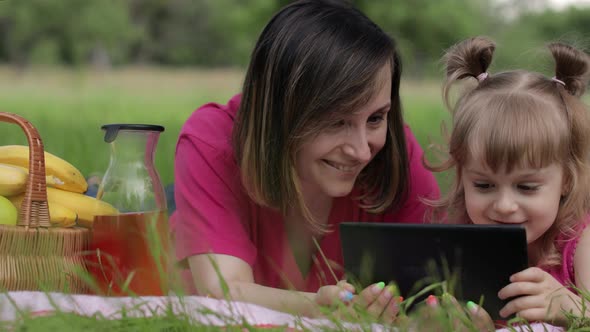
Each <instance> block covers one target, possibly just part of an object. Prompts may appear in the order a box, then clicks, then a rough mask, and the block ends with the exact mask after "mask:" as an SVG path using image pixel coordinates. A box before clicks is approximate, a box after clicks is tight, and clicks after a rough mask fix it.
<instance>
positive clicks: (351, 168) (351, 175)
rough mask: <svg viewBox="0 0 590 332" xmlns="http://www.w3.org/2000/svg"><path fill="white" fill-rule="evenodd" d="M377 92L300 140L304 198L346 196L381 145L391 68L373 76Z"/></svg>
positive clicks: (298, 167)
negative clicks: (328, 126)
mask: <svg viewBox="0 0 590 332" xmlns="http://www.w3.org/2000/svg"><path fill="white" fill-rule="evenodd" d="M376 80H377V81H376V84H377V85H376V86H377V87H378V91H377V92H376V93H375V95H374V97H373V98H372V99H371V100H370V101H369V102H368V103H367V104H366V105H364V106H363V107H361V108H360V109H356V110H354V111H353V112H350V113H349V114H347V115H346V116H345V118H344V120H342V121H339V122H337V123H334V124H333V125H332V126H331V127H330V128H327V129H326V130H324V131H322V132H321V133H319V134H318V135H317V136H315V137H313V138H312V139H310V140H308V141H306V142H304V143H303V144H302V146H301V148H300V149H299V151H298V152H297V155H296V166H295V167H296V170H297V174H298V176H299V178H300V181H301V188H302V191H303V195H304V197H306V199H307V200H310V199H311V200H313V199H315V198H320V197H322V196H324V197H326V196H327V197H341V196H346V195H348V194H349V193H350V192H351V191H352V188H353V186H354V183H355V180H356V178H357V177H358V175H359V173H360V172H361V171H362V170H363V168H365V166H367V164H368V163H369V162H370V161H371V160H372V159H373V157H375V155H376V154H377V153H378V152H379V151H380V150H381V149H382V148H383V146H384V145H385V140H386V136H387V114H388V112H389V109H390V107H391V69H390V66H389V65H387V66H384V67H383V68H382V69H381V70H380V71H379V73H378V75H377V77H376Z"/></svg>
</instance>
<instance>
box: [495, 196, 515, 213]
mask: <svg viewBox="0 0 590 332" xmlns="http://www.w3.org/2000/svg"><path fill="white" fill-rule="evenodd" d="M494 209H495V210H496V211H497V212H498V213H501V214H510V213H513V212H515V211H516V210H517V209H518V204H517V203H516V201H515V200H514V197H512V195H511V194H510V193H500V194H499V196H498V198H497V199H496V201H495V202H494Z"/></svg>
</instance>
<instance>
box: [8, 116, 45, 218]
mask: <svg viewBox="0 0 590 332" xmlns="http://www.w3.org/2000/svg"><path fill="white" fill-rule="evenodd" d="M0 122H8V123H14V124H17V125H19V126H20V127H21V128H22V129H23V130H24V132H25V135H26V136H27V141H28V143H29V177H28V179H27V188H26V190H25V197H24V199H23V202H22V205H21V209H20V213H19V218H18V222H17V225H18V226H25V227H26V228H29V227H30V228H38V227H50V226H51V223H50V222H49V208H48V205H47V188H46V183H45V150H44V149H43V141H42V140H41V136H40V135H39V132H38V131H37V129H36V128H35V127H34V126H33V125H32V124H31V123H30V122H29V121H27V120H26V119H25V118H23V117H21V116H20V115H16V114H13V113H6V112H0Z"/></svg>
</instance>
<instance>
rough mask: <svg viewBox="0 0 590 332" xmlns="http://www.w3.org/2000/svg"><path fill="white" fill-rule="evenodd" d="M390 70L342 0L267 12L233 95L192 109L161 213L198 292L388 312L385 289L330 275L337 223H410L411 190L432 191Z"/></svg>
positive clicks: (285, 306) (377, 32) (281, 304)
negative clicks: (359, 286)
mask: <svg viewBox="0 0 590 332" xmlns="http://www.w3.org/2000/svg"><path fill="white" fill-rule="evenodd" d="M400 75H401V62H400V59H399V56H398V54H397V50H396V48H395V44H394V41H393V40H392V39H391V38H390V37H389V36H387V35H386V34H385V33H384V32H383V31H382V30H381V29H380V28H379V27H378V26H377V25H375V24H374V23H373V22H371V21H370V20H369V19H368V18H367V17H366V16H365V15H364V14H362V13H361V12H359V11H358V10H357V9H355V8H353V7H352V6H351V5H348V4H346V3H344V2H341V1H327V0H323V1H312V0H302V1H296V2H293V3H292V4H290V5H287V6H286V7H284V8H283V9H282V10H280V11H279V12H278V13H277V14H276V15H275V16H274V17H273V18H272V19H271V20H270V22H269V23H268V24H267V26H266V27H265V28H264V30H263V32H262V34H261V35H260V37H259V40H258V42H257V44H256V46H255V48H254V51H253V53H252V58H251V62H250V65H249V68H248V71H247V74H246V78H245V81H244V86H243V91H242V94H241V95H237V96H235V97H233V98H232V99H231V100H230V101H229V102H228V104H227V105H218V104H207V105H204V106H202V107H200V108H199V109H198V110H197V111H195V112H194V113H193V115H192V116H191V117H190V118H189V119H188V120H187V122H186V123H185V125H184V126H183V128H182V131H181V134H180V138H179V140H178V145H177V149H176V159H175V176H176V179H175V183H176V188H175V198H176V204H177V211H176V213H175V214H174V216H173V218H172V221H171V223H172V229H173V231H174V236H175V243H176V250H177V256H178V259H179V260H180V261H181V262H182V263H183V264H184V266H185V267H188V268H190V271H191V279H192V283H193V284H194V286H196V291H197V292H198V293H199V294H202V295H203V294H210V295H212V296H215V297H218V298H220V297H224V296H229V297H230V298H232V299H233V300H239V301H246V302H251V303H256V304H259V305H263V306H266V307H269V308H272V309H275V310H281V311H287V312H290V313H294V314H301V315H307V316H316V315H318V314H319V312H320V308H321V307H322V306H333V305H335V304H337V303H345V304H350V303H355V304H356V305H358V306H361V307H364V308H366V309H367V311H368V312H369V313H370V314H372V315H374V316H376V317H380V318H381V319H383V320H384V321H391V320H393V319H394V318H395V315H396V314H397V308H398V304H399V302H400V301H401V300H402V299H401V298H400V297H399V296H396V295H397V294H396V291H395V288H394V287H393V286H389V287H384V286H385V285H384V283H382V282H380V283H376V284H374V285H371V286H369V287H367V288H366V289H364V290H362V291H361V292H360V293H359V294H358V295H354V294H355V289H354V287H353V286H352V285H350V284H348V283H346V282H345V281H340V279H342V277H343V270H342V254H341V247H340V240H339V234H338V227H337V225H338V223H340V222H344V221H358V222H413V223H420V222H422V221H423V219H424V215H425V211H426V207H425V205H423V204H422V203H421V201H420V197H425V198H429V199H434V198H438V196H439V189H438V187H437V184H436V181H435V179H434V177H433V175H432V174H431V173H430V172H428V171H426V170H425V169H424V167H423V166H422V163H421V158H422V150H421V148H420V147H419V145H418V143H417V142H416V140H415V138H414V136H413V135H412V133H411V131H410V129H409V128H408V127H407V126H405V125H404V121H403V117H402V113H401V104H400V98H399V84H400ZM220 280H224V281H225V285H224V284H222V283H220Z"/></svg>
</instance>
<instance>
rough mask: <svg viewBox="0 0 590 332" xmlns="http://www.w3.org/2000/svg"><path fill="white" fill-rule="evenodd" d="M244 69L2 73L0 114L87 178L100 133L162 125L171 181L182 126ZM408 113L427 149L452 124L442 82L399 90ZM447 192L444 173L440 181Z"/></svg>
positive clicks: (102, 152) (11, 135)
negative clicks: (123, 126)
mask: <svg viewBox="0 0 590 332" xmlns="http://www.w3.org/2000/svg"><path fill="white" fill-rule="evenodd" d="M242 79H243V71H241V70H239V69H235V70H234V69H223V70H209V69H208V70H199V69H182V68H178V69H162V68H152V67H149V68H126V69H118V70H113V71H105V72H97V71H87V70H71V69H68V70H66V69H56V68H51V69H43V68H34V69H31V70H27V71H18V70H17V69H14V68H8V67H7V68H0V111H4V112H11V113H16V114H19V115H22V116H24V117H25V118H27V119H28V120H29V121H31V123H33V125H34V126H35V127H36V128H37V129H38V130H39V132H40V134H41V137H42V139H43V142H44V145H45V148H46V150H47V151H49V152H51V153H53V154H55V155H57V156H59V157H62V158H64V159H65V160H67V161H69V162H70V163H72V164H73V165H74V166H76V167H78V168H79V169H80V170H81V171H82V173H83V174H84V175H85V176H89V175H90V174H93V173H99V174H100V173H104V172H105V171H106V169H107V167H108V162H109V156H110V151H109V145H108V144H107V143H105V142H104V141H103V131H102V130H101V129H100V127H101V126H102V125H103V124H108V123H147V124H159V125H163V126H164V127H165V128H166V130H165V132H164V133H162V135H161V136H160V141H159V143H158V147H157V151H156V167H157V168H158V171H159V172H160V176H161V177H162V182H163V183H164V184H169V183H172V182H173V181H174V172H173V162H174V148H175V144H176V140H177V138H178V133H179V132H180V128H181V126H182V124H183V123H184V121H185V120H186V119H187V118H188V116H189V115H190V114H191V113H192V112H193V111H194V110H195V109H196V108H197V107H198V106H200V105H202V104H204V103H206V102H220V103H225V102H226V101H227V99H228V98H230V97H231V96H232V95H233V94H235V93H237V92H239V90H240V88H241V83H242ZM401 93H402V98H403V105H404V113H405V117H406V119H407V122H408V123H409V124H410V126H411V127H412V129H413V130H414V133H415V134H416V136H417V138H418V140H419V141H420V143H421V144H422V146H423V147H424V148H427V146H428V145H429V144H430V143H432V142H434V143H440V142H442V141H441V139H440V124H441V121H442V120H443V119H446V118H448V117H447V112H446V111H445V110H444V108H443V106H442V102H441V97H440V83H439V82H436V81H424V82H417V81H409V80H406V81H404V82H403V85H402V91H401ZM7 144H27V143H26V138H25V136H24V134H23V132H22V130H20V128H19V127H17V126H15V125H13V124H8V123H0V145H7ZM437 178H438V180H439V182H440V184H441V186H442V187H445V186H446V183H448V179H447V176H446V175H444V174H443V175H438V176H437Z"/></svg>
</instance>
